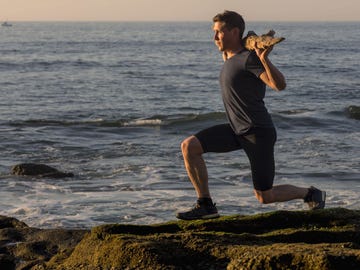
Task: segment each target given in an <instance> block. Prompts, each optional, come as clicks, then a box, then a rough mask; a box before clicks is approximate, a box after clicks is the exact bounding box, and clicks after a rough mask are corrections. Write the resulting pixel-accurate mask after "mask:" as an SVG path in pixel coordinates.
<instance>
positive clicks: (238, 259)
mask: <svg viewBox="0 0 360 270" xmlns="http://www.w3.org/2000/svg"><path fill="white" fill-rule="evenodd" d="M359 224H360V211H355V210H347V209H342V208H336V209H326V210H318V211H275V212H270V213H264V214H258V215H252V216H226V217H221V218H219V219H213V220H205V221H173V222H168V223H163V224H157V225H148V226H140V225H121V224H107V225H103V226H98V227H95V228H93V229H92V230H91V232H90V233H89V234H87V235H86V236H85V237H84V239H83V240H82V241H81V242H80V243H79V244H78V245H77V246H76V248H75V249H74V251H73V253H72V254H71V256H69V257H68V258H66V259H64V260H63V261H62V262H59V261H58V262H57V264H56V265H55V264H52V263H48V264H47V267H48V269H206V270H208V269H229V270H230V269H262V270H264V269H272V270H274V269H309V270H310V269H311V270H314V269H322V270H324V269H325V270H326V269H341V270H343V269H360V250H359V247H360V231H359Z"/></svg>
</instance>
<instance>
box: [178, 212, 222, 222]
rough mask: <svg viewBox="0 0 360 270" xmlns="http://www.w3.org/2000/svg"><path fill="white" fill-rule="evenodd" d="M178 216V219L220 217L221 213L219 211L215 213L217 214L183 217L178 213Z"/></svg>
mask: <svg viewBox="0 0 360 270" xmlns="http://www.w3.org/2000/svg"><path fill="white" fill-rule="evenodd" d="M176 217H177V218H178V219H182V220H197V219H212V218H218V217H220V215H219V214H218V213H215V214H209V215H204V216H201V217H182V216H181V215H176Z"/></svg>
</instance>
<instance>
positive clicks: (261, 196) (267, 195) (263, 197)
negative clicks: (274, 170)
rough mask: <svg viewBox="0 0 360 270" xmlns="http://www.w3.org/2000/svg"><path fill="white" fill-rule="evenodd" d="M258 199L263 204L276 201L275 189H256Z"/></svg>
mask: <svg viewBox="0 0 360 270" xmlns="http://www.w3.org/2000/svg"><path fill="white" fill-rule="evenodd" d="M254 193H255V196H256V199H257V200H258V201H259V202H260V203H262V204H268V203H272V202H274V194H273V190H272V189H269V190H266V191H260V190H256V189H255V190H254Z"/></svg>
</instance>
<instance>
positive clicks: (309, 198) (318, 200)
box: [304, 187, 326, 210]
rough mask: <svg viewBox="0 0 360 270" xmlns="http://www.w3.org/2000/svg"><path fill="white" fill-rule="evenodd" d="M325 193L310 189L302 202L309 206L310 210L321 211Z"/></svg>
mask: <svg viewBox="0 0 360 270" xmlns="http://www.w3.org/2000/svg"><path fill="white" fill-rule="evenodd" d="M325 199H326V192H325V191H322V190H320V189H317V188H315V187H310V188H309V192H308V194H307V195H306V197H305V198H304V202H306V203H307V204H308V205H309V208H310V210H317V209H323V208H324V207H325Z"/></svg>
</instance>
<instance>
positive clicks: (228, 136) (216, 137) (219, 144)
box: [195, 124, 242, 153]
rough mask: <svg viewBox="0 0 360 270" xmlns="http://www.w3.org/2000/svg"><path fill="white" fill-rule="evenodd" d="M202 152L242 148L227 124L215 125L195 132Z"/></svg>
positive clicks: (220, 151) (222, 151)
mask: <svg viewBox="0 0 360 270" xmlns="http://www.w3.org/2000/svg"><path fill="white" fill-rule="evenodd" d="M195 137H196V138H197V139H198V140H199V141H200V143H201V146H202V148H203V151H204V153H206V152H215V153H224V152H230V151H234V150H238V149H242V146H241V143H240V141H239V140H238V138H237V136H236V134H235V133H234V131H233V130H232V128H231V127H230V125H229V124H221V125H216V126H213V127H210V128H207V129H204V130H202V131H200V132H198V133H196V134H195Z"/></svg>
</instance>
